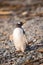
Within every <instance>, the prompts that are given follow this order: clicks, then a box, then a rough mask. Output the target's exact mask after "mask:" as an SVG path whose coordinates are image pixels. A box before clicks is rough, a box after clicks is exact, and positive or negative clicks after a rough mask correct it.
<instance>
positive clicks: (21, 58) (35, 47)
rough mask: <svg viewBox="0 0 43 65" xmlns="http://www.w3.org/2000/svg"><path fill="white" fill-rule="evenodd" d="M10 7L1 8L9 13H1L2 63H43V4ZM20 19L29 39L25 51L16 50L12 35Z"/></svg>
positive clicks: (0, 49) (8, 64)
mask: <svg viewBox="0 0 43 65" xmlns="http://www.w3.org/2000/svg"><path fill="white" fill-rule="evenodd" d="M9 7H10V6H9ZM9 7H8V8H6V7H4V8H1V9H0V11H2V13H3V12H4V10H5V11H6V10H8V12H6V13H7V15H6V13H5V12H4V14H1V13H0V14H1V16H0V65H43V5H42V4H38V5H37V4H36V5H31V6H30V5H18V6H17V5H15V6H14V8H13V6H12V8H10V9H9ZM9 11H10V13H11V14H10V15H8V14H9ZM20 21H22V22H23V26H22V27H23V29H24V30H25V32H26V37H27V41H28V46H27V47H26V51H25V52H24V53H22V52H16V51H15V47H14V44H13V41H12V37H11V35H12V33H13V30H14V28H15V25H16V23H17V22H20Z"/></svg>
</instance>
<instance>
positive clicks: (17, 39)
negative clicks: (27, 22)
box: [13, 22, 27, 52]
mask: <svg viewBox="0 0 43 65" xmlns="http://www.w3.org/2000/svg"><path fill="white" fill-rule="evenodd" d="M13 41H14V45H15V48H16V50H17V51H22V52H24V50H25V49H26V44H27V39H26V36H25V32H24V30H23V28H22V22H19V23H17V27H16V28H15V29H14V31H13Z"/></svg>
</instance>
